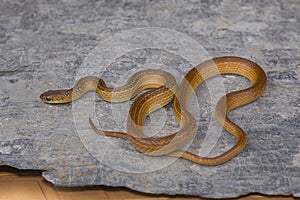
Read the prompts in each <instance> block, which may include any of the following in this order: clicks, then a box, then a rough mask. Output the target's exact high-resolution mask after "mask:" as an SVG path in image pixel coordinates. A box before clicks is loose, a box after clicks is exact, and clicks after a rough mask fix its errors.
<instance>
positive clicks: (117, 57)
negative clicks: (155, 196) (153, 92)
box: [0, 0, 300, 198]
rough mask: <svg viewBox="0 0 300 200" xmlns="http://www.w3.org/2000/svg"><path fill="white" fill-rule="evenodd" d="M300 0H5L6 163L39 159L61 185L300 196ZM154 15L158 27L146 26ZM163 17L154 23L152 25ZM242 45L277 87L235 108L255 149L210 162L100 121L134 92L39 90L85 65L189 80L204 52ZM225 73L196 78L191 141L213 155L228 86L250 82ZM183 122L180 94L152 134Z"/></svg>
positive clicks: (0, 52) (1, 28) (150, 127)
mask: <svg viewBox="0 0 300 200" xmlns="http://www.w3.org/2000/svg"><path fill="white" fill-rule="evenodd" d="M299 9H300V3H299V1H297V0H294V1H283V0H282V1H271V0H270V1H244V0H240V1H234V0H224V1H222V0H221V1H190V2H187V1H184V2H183V1H177V2H173V1H156V2H153V1H149V2H148V1H121V2H120V1H106V2H104V1H67V0H65V1H60V2H56V1H43V0H40V1H30V0H28V1H21V2H20V1H15V0H1V1H0V47H1V48H0V79H1V85H0V110H1V115H0V133H1V134H0V165H10V166H13V167H17V168H20V169H40V170H43V176H44V177H45V178H46V179H47V180H49V181H51V182H53V183H54V184H55V185H63V186H76V185H80V186H82V185H108V186H125V187H128V188H131V189H134V190H137V191H142V192H147V193H164V194H172V195H173V194H186V195H198V196H202V197H216V198H221V197H236V196H240V195H245V194H248V193H253V192H255V193H262V194H282V195H294V196H297V197H300V152H299V147H300V132H299V128H300V115H299V114H300V88H299V84H300V82H299V79H300V75H299V74H300V70H299V67H300V66H299V65H300V57H299V55H300V45H299V44H300V24H299V18H300V15H299V13H300V10H299ZM145 27H148V28H145ZM149 27H156V28H149ZM223 55H236V56H241V57H245V58H248V59H251V60H253V61H255V62H257V63H259V64H260V65H261V66H262V67H263V68H264V70H265V71H266V72H267V76H268V82H267V88H266V91H265V93H264V94H263V96H262V97H261V98H260V99H259V100H258V101H256V102H254V103H252V104H250V105H247V106H244V107H242V108H239V109H237V110H235V111H233V112H232V113H231V114H230V117H231V119H232V120H233V121H235V122H236V123H237V124H239V125H240V126H241V127H242V128H243V129H244V130H245V131H246V133H247V135H248V144H247V146H246V148H245V150H244V151H243V152H242V153H241V154H240V155H238V156H237V157H235V158H234V159H232V160H231V161H229V162H227V163H226V164H223V165H220V166H215V167H205V166H200V165H196V164H193V163H191V162H189V161H186V160H183V159H178V160H174V159H171V158H167V157H150V156H146V155H142V154H139V153H137V152H136V151H135V150H134V149H133V147H132V146H131V145H130V144H129V143H128V141H124V140H121V139H117V138H107V137H103V136H100V135H97V134H95V133H94V132H93V131H92V130H91V129H90V128H89V125H88V120H87V119H88V117H89V116H91V117H92V118H93V119H94V121H95V122H96V124H97V126H98V127H101V128H103V129H107V130H119V131H125V126H126V118H127V111H128V108H129V106H130V103H131V102H132V101H130V102H128V103H124V104H109V103H107V102H104V101H101V100H100V99H99V98H98V97H97V96H95V95H94V94H93V93H90V94H87V95H85V96H84V97H83V98H82V99H81V100H79V101H77V102H74V103H73V104H69V105H58V106H51V105H46V104H43V103H42V102H40V100H39V95H40V94H41V93H42V92H43V91H46V90H48V89H57V88H67V87H72V85H73V84H74V82H75V81H76V80H77V79H78V78H80V77H82V76H84V75H96V76H98V75H99V76H100V75H101V76H102V77H103V78H104V80H106V81H107V83H108V85H111V86H117V85H121V84H122V83H124V82H125V81H126V79H127V78H128V77H129V76H130V75H131V74H133V73H134V72H135V71H138V70H140V69H144V68H162V69H164V70H166V71H169V72H171V73H172V74H174V75H175V76H176V78H177V80H178V81H179V80H180V79H181V78H182V77H183V75H184V74H185V73H186V72H187V71H189V69H191V68H192V66H193V65H194V64H197V63H200V62H201V61H203V60H204V59H208V58H211V57H216V56H223ZM225 77H226V79H224V80H223V79H221V78H215V79H212V80H209V81H207V82H206V84H205V85H204V86H201V87H200V88H198V89H197V91H196V95H194V96H193V99H192V102H191V104H192V105H191V108H193V109H191V112H192V113H193V114H194V116H195V117H196V119H197V122H198V126H199V127H198V130H197V134H196V136H195V138H194V140H193V142H192V143H191V144H190V145H189V146H187V148H188V149H189V150H190V151H192V152H194V153H199V154H200V155H207V156H215V155H219V154H220V153H222V152H224V151H225V150H226V149H228V148H230V147H231V146H232V145H233V144H234V138H233V137H232V136H230V135H229V134H228V133H226V132H224V131H222V130H221V129H220V127H219V126H218V125H217V123H216V122H215V119H214V116H213V113H214V112H213V111H214V105H215V103H216V101H217V99H218V98H219V97H220V95H222V94H223V93H224V92H225V91H227V92H228V91H232V90H236V89H241V88H244V87H246V86H248V85H249V82H248V81H247V80H245V79H243V78H240V77H236V76H225ZM161 129H162V132H163V133H164V134H166V133H170V132H173V131H175V130H177V129H178V125H177V122H176V121H175V119H174V116H173V113H172V105H168V106H166V108H164V109H161V110H159V111H158V112H155V113H153V114H152V115H151V116H150V117H149V118H148V119H147V122H146V128H145V131H146V134H148V135H151V134H153V133H155V132H156V131H159V130H161Z"/></svg>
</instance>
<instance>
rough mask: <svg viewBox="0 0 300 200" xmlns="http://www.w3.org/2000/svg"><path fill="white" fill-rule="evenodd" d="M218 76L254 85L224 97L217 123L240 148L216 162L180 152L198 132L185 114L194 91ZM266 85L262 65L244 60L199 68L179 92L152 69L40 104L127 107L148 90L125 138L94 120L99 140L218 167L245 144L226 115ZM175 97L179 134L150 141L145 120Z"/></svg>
mask: <svg viewBox="0 0 300 200" xmlns="http://www.w3.org/2000/svg"><path fill="white" fill-rule="evenodd" d="M220 74H237V75H241V76H243V77H246V78H247V79H249V80H250V81H251V82H252V85H251V87H249V88H247V89H243V90H239V91H235V92H232V93H229V94H226V95H225V96H223V97H222V98H221V99H220V100H219V101H218V103H217V107H216V118H217V120H218V122H219V123H220V124H221V125H222V126H223V128H224V129H225V130H227V131H228V132H229V133H231V134H232V135H233V136H235V138H236V140H237V142H236V144H235V145H234V146H233V147H232V148H230V149H229V150H228V151H226V152H225V153H223V154H221V155H219V156H217V157H200V156H199V155H196V154H193V153H191V152H188V151H183V150H180V149H181V148H182V147H183V146H184V145H185V144H187V143H188V142H189V141H191V140H192V138H193V136H194V133H195V130H196V128H197V125H196V121H195V119H194V117H193V116H192V115H191V114H190V113H189V112H188V110H187V107H188V105H189V101H190V97H191V95H192V93H193V91H194V89H195V88H197V87H198V86H199V85H200V84H201V83H203V82H204V81H205V80H207V79H209V78H211V77H213V76H216V75H220ZM265 85H266V74H265V72H264V71H263V69H262V68H261V67H260V66H259V65H257V64H256V63H254V62H252V61H249V60H247V59H244V58H240V57H232V56H230V57H229V56H228V57H218V58H214V59H211V60H207V61H205V62H203V63H201V64H199V65H197V66H196V67H194V68H193V69H191V70H190V71H189V72H188V73H187V74H186V75H185V77H184V79H183V80H182V82H181V83H180V85H179V86H178V88H177V89H176V81H175V79H174V77H173V76H172V75H171V74H169V73H167V72H164V71H161V70H153V69H149V70H143V71H140V72H137V73H136V74H134V75H133V76H132V77H131V78H129V80H128V81H127V83H126V84H125V85H124V86H121V87H118V88H109V87H106V85H105V82H104V81H103V80H102V79H100V78H97V77H92V76H89V77H84V78H82V79H80V80H79V81H78V82H77V83H76V84H75V85H74V87H73V88H71V89H66V90H54V91H53V90H50V91H47V92H45V93H43V94H42V95H41V96H40V98H41V100H42V101H43V102H45V103H68V102H71V101H74V100H76V99H78V98H80V96H82V95H83V94H84V93H85V92H87V91H90V90H95V91H96V92H97V93H98V95H99V96H100V97H101V98H103V99H104V100H106V101H109V102H123V101H127V100H129V99H131V98H132V97H134V96H136V95H137V94H138V93H139V92H141V91H142V90H144V89H147V88H155V89H153V90H151V91H148V92H146V93H144V94H142V95H140V96H139V97H137V99H136V100H135V101H134V102H133V104H132V106H131V108H130V110H129V116H128V120H127V133H120V132H113V131H102V130H98V129H97V128H96V127H95V125H94V123H93V122H92V120H91V119H90V121H89V122H90V125H91V127H92V129H93V130H94V131H95V132H97V133H100V134H104V135H108V136H114V137H120V138H125V139H128V140H129V141H130V143H131V144H132V145H133V146H134V148H135V149H136V150H138V151H139V152H142V153H144V154H148V155H154V156H158V155H169V156H173V157H181V158H185V159H187V160H190V161H193V162H195V163H199V164H202V165H218V164H222V163H224V162H226V161H228V160H230V159H231V158H233V157H234V156H236V155H237V154H239V153H240V152H241V151H242V150H243V149H244V147H245V145H246V142H247V137H246V134H245V132H244V131H243V130H242V129H241V128H240V127H239V126H238V125H236V124H235V123H233V122H232V121H230V120H229V118H228V113H229V112H230V111H231V110H233V109H235V108H237V107H239V106H242V105H245V104H247V103H250V102H252V101H254V100H256V99H257V98H258V97H260V96H261V94H262V93H263V90H264V88H265ZM175 92H176V95H175V99H174V114H175V116H176V119H177V121H178V122H179V124H180V127H181V128H180V130H178V131H177V132H175V133H172V134H170V135H167V136H164V137H146V136H145V135H144V133H143V125H144V121H145V118H146V117H147V115H149V113H151V112H153V111H155V110H157V109H159V108H160V107H162V106H164V105H166V104H168V103H169V102H170V101H171V100H172V99H173V98H174V93H175Z"/></svg>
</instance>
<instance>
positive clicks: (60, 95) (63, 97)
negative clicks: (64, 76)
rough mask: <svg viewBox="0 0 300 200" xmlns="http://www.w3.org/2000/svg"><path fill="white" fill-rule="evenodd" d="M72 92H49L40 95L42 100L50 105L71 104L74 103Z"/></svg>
mask: <svg viewBox="0 0 300 200" xmlns="http://www.w3.org/2000/svg"><path fill="white" fill-rule="evenodd" d="M70 93H71V91H70V90H49V91H47V92H44V93H43V94H41V95H40V99H41V101H42V102H44V103H48V104H61V103H69V102H71V101H72V95H71V94H70Z"/></svg>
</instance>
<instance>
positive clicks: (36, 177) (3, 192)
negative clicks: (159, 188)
mask: <svg viewBox="0 0 300 200" xmlns="http://www.w3.org/2000/svg"><path fill="white" fill-rule="evenodd" d="M40 174H41V173H40V172H38V171H23V170H15V169H13V168H10V167H0V200H82V199H88V200H96V199H97V200H130V199H132V200H138V199H143V200H167V199H169V200H180V199H181V200H184V199H192V200H196V199H197V200H199V198H197V197H183V196H175V197H170V196H162V195H147V194H142V193H138V192H134V191H131V190H129V189H125V188H111V187H101V186H97V187H81V188H58V187H54V186H53V185H52V184H50V183H48V182H46V181H45V180H43V178H42V177H41V176H40ZM240 199H241V200H249V199H254V200H255V199H260V200H263V199H277V200H278V199H285V200H290V199H294V198H292V197H274V196H271V197H267V196H261V195H250V196H246V197H242V198H240Z"/></svg>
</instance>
